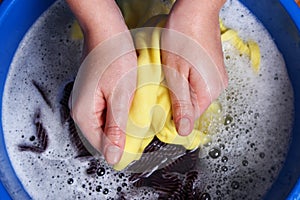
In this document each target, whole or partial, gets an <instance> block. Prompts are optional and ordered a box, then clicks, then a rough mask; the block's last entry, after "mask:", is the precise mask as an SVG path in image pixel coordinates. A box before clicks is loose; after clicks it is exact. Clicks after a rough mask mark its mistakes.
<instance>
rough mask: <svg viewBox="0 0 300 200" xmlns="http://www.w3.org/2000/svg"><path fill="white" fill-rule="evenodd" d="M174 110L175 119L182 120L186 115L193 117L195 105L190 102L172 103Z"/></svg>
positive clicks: (178, 101) (176, 101) (179, 101)
mask: <svg viewBox="0 0 300 200" xmlns="http://www.w3.org/2000/svg"><path fill="white" fill-rule="evenodd" d="M172 110H173V111H174V115H175V118H180V117H182V116H185V115H192V112H193V105H192V104H191V103H190V102H188V101H184V100H175V101H173V102H172Z"/></svg>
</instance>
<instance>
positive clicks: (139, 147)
mask: <svg viewBox="0 0 300 200" xmlns="http://www.w3.org/2000/svg"><path fill="white" fill-rule="evenodd" d="M174 2H175V0H164V1H162V0H120V1H118V0H117V3H118V4H119V6H120V9H121V11H122V13H123V16H124V19H125V21H126V24H127V25H128V27H129V28H138V27H142V26H145V25H146V26H152V27H163V26H164V23H165V20H166V17H167V15H166V14H168V13H169V11H170V9H171V7H172V5H173V3H174ZM162 14H164V15H162ZM220 29H221V33H222V41H223V42H225V41H229V42H231V43H232V44H233V45H234V46H235V47H236V48H237V49H238V50H239V51H240V52H241V53H245V54H247V55H248V56H249V58H250V60H251V63H252V67H253V70H254V71H255V72H258V71H259V65H260V52H259V47H258V45H257V44H256V43H255V42H248V43H246V44H245V43H244V42H243V41H242V40H241V39H240V38H239V37H238V34H237V33H236V32H235V31H233V30H232V29H228V28H227V27H225V26H224V25H223V23H222V22H221V21H220ZM80 37H81V38H82V33H81V32H80V29H79V26H78V24H77V23H74V24H73V27H72V38H73V39H79V38H80ZM133 39H134V42H135V44H137V43H138V45H137V46H143V45H144V46H147V47H149V46H153V47H157V48H153V49H149V48H145V49H139V50H137V54H138V75H137V76H138V77H137V90H136V93H135V96H134V98H133V102H132V106H131V108H130V112H129V119H128V122H127V129H126V143H125V148H124V153H123V155H122V158H121V160H120V162H119V163H118V164H116V165H114V168H115V169H116V170H122V169H124V168H126V166H128V164H130V163H131V162H132V161H134V160H138V159H139V158H140V157H141V155H142V153H143V151H144V149H145V148H146V146H147V145H148V144H149V143H150V142H151V140H152V139H153V138H154V136H155V135H156V136H157V137H158V138H159V139H160V140H161V141H162V142H165V143H171V144H179V145H183V146H184V147H185V148H186V149H194V148H197V147H199V146H201V145H203V144H205V143H207V142H209V141H210V137H209V135H210V134H212V133H213V132H214V131H215V129H214V127H211V124H212V123H211V122H212V121H213V120H214V119H215V120H217V121H218V120H219V121H220V117H221V105H220V103H219V102H217V101H215V102H213V103H212V104H211V105H210V106H209V108H208V109H207V110H206V111H205V113H204V114H203V115H202V116H201V117H200V118H199V119H198V120H196V122H195V125H194V129H193V131H192V133H191V134H190V135H189V136H185V137H183V136H180V135H178V134H177V131H176V128H175V125H174V121H173V120H172V110H171V103H170V97H169V91H168V89H167V88H166V87H165V86H164V85H165V84H164V74H163V71H162V69H161V60H160V51H159V44H160V29H152V32H151V33H150V35H149V32H147V33H145V32H143V30H141V31H138V32H136V33H135V34H134V35H133ZM148 43H152V44H151V45H150V44H148Z"/></svg>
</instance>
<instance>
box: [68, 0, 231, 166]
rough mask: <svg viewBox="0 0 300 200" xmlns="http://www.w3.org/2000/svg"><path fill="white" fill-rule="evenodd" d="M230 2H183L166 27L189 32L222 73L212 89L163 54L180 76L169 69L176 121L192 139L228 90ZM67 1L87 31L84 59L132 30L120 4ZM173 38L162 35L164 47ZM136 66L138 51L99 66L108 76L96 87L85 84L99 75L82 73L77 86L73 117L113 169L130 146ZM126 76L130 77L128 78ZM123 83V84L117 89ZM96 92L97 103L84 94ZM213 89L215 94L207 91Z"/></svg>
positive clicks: (177, 58) (99, 0)
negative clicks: (225, 16) (224, 10)
mask: <svg viewBox="0 0 300 200" xmlns="http://www.w3.org/2000/svg"><path fill="white" fill-rule="evenodd" d="M225 1H226V0H190V1H189V2H188V3H187V2H186V1H185V0H177V1H176V3H175V5H174V6H173V8H172V11H171V13H170V15H169V18H168V20H167V23H166V27H165V28H167V29H172V30H175V31H178V32H180V33H183V34H185V35H186V36H188V37H189V38H192V39H193V40H194V41H196V43H197V44H199V45H200V46H201V47H202V48H203V49H205V50H206V53H207V54H208V56H210V58H211V59H212V60H213V62H214V64H215V66H216V67H217V69H218V73H219V74H218V79H217V81H216V84H211V85H213V86H211V85H210V86H207V85H206V82H205V81H204V80H202V77H201V75H200V74H199V73H197V67H195V66H192V65H191V64H190V63H189V62H187V61H186V60H184V59H183V58H181V57H180V56H178V55H175V54H172V53H170V52H167V51H162V63H163V64H164V65H165V66H168V68H170V69H172V71H175V72H176V73H169V72H168V70H165V76H166V80H167V84H168V87H169V88H170V91H171V92H170V95H171V101H172V110H173V119H174V121H175V125H176V128H177V130H178V133H179V134H180V135H188V134H189V133H190V132H191V131H192V128H193V127H192V124H193V123H194V121H195V119H196V118H198V117H199V116H200V115H201V114H202V113H203V111H204V110H205V109H206V108H207V107H208V106H209V104H210V103H211V102H212V101H213V100H214V99H216V98H217V97H218V95H219V94H220V93H221V91H222V90H223V89H224V88H225V87H226V86H227V74H226V71H225V69H224V63H223V54H222V48H221V41H220V30H219V11H220V8H221V7H222V6H223V4H224V3H225ZM67 2H68V4H69V6H70V8H71V10H72V11H73V13H74V14H75V16H76V18H77V19H78V21H79V24H80V26H81V28H82V30H83V34H84V49H83V58H85V57H86V56H88V54H89V53H90V52H91V51H92V50H93V49H94V48H95V47H96V46H97V45H99V44H101V43H103V42H105V41H106V40H107V39H109V38H111V37H112V36H114V35H116V34H119V33H124V32H126V31H128V28H127V26H126V24H125V22H124V19H123V16H122V14H121V12H120V10H119V8H118V6H117V5H116V3H115V1H114V0H88V1H82V0H67ZM195 5H197V6H195ZM169 38H170V37H169V36H168V34H167V33H163V34H162V47H163V46H164V45H168V40H169ZM122 45H124V46H128V47H132V48H133V41H132V39H131V38H130V36H128V37H127V38H126V39H124V40H122ZM183 48H185V47H183ZM186 48H189V47H188V46H187V47H186ZM136 66H137V55H136V53H135V51H130V52H127V53H126V54H124V55H122V56H119V57H118V58H117V59H116V60H114V61H113V62H112V63H111V64H110V65H109V66H108V67H107V68H105V69H101V67H102V66H99V67H98V68H99V69H96V71H97V72H98V71H99V72H101V74H102V75H101V77H99V79H98V80H97V83H96V84H94V85H92V84H91V83H89V82H88V81H82V80H84V77H86V76H89V75H93V74H94V73H95V71H93V70H80V71H79V73H78V75H77V78H76V81H78V82H79V85H78V86H76V81H75V86H74V89H73V93H72V96H71V98H70V108H71V116H72V117H73V119H74V121H75V122H76V124H77V125H78V127H79V128H80V129H81V131H82V132H83V134H84V135H85V136H86V138H87V139H88V141H89V142H90V143H91V144H92V145H93V146H94V147H95V148H96V149H97V150H99V151H100V152H101V153H102V154H103V155H104V156H105V158H106V160H107V162H108V163H109V164H112V165H113V164H116V163H118V161H119V160H120V158H121V156H122V153H123V149H124V145H125V130H126V123H127V118H128V112H129V108H130V103H131V99H132V97H133V94H134V90H135V86H136ZM81 68H82V66H81ZM86 68H87V67H86ZM124 74H128V75H127V76H126V78H124V76H123V75H124ZM174 74H175V75H174ZM178 74H179V75H180V76H182V78H179V79H178V77H176V76H178ZM82 77H83V78H82ZM77 79H78V80H77ZM123 81H124V83H123ZM80 83H81V85H80ZM118 83H121V84H119V85H117V84H118ZM122 83H123V84H122ZM82 85H83V86H82ZM220 85H221V86H220ZM91 88H92V89H93V88H95V90H94V98H93V99H94V100H93V101H89V100H90V99H92V97H86V95H79V94H84V92H85V91H87V90H89V89H91ZM207 88H213V89H214V90H212V91H213V92H212V91H210V92H207ZM113 91H114V93H113ZM113 95H114V96H113ZM82 96H83V97H82ZM86 102H92V103H93V104H94V106H93V107H92V108H93V109H92V110H91V109H87V107H86V105H90V104H87V103H86ZM126 102H127V103H126Z"/></svg>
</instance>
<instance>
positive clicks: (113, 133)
mask: <svg viewBox="0 0 300 200" xmlns="http://www.w3.org/2000/svg"><path fill="white" fill-rule="evenodd" d="M105 129H106V131H105V132H106V137H107V138H108V139H109V140H110V141H111V142H112V143H115V144H116V143H118V142H119V141H120V140H121V138H122V135H123V131H122V129H121V128H120V127H119V126H115V125H114V126H107V127H106V128H105Z"/></svg>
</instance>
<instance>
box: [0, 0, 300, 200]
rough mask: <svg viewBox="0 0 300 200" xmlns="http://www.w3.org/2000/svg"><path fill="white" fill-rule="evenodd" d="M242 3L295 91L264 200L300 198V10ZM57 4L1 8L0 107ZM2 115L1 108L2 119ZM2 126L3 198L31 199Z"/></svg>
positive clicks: (266, 1) (46, 0)
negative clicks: (19, 61)
mask: <svg viewBox="0 0 300 200" xmlns="http://www.w3.org/2000/svg"><path fill="white" fill-rule="evenodd" d="M240 1H241V2H242V3H243V4H244V5H245V6H247V7H248V8H249V9H250V10H251V11H252V12H253V14H254V15H255V16H256V17H257V18H258V19H259V20H260V21H261V22H262V23H263V24H264V26H265V27H266V28H267V30H268V31H269V32H270V34H271V36H272V38H273V39H274V41H275V43H276V45H277V46H278V49H279V50H280V51H281V53H282V54H283V57H284V59H285V62H286V65H287V70H288V73H289V76H290V79H291V82H292V85H293V88H294V98H295V102H294V104H295V118H294V127H293V133H292V141H291V144H290V148H289V152H288V155H287V157H286V161H285V164H284V167H283V168H282V170H281V172H280V174H279V177H278V179H277V181H276V182H275V183H274V184H273V186H272V188H271V189H270V190H269V191H268V193H267V194H266V196H265V197H264V199H267V200H269V199H270V200H274V199H289V200H292V199H300V179H299V177H300V145H299V144H300V8H299V7H298V6H297V4H296V3H295V2H294V1H293V0H281V1H279V0H260V1H253V0H240ZM53 2H55V0H42V1H41V0H26V1H24V0H4V1H3V3H2V4H1V5H0V105H2V94H3V89H4V84H5V80H6V75H7V72H8V69H9V66H10V63H11V61H12V59H13V56H14V53H15V51H16V49H17V48H18V44H19V42H20V41H21V40H22V38H23V36H24V34H26V32H27V30H28V29H29V28H30V26H31V25H32V24H33V23H34V22H35V20H36V19H37V18H38V17H39V16H40V15H41V14H42V13H43V12H44V11H45V10H46V9H47V8H48V7H49V6H50V5H51V4H53ZM1 114H2V111H1V107H0V119H1V117H2V116H1ZM1 127H2V124H1V120H0V199H1V200H8V199H11V197H13V196H14V194H15V193H19V194H21V196H22V197H24V198H29V196H28V194H27V193H26V191H25V190H24V188H23V186H22V184H21V182H20V181H19V179H18V177H17V176H16V174H15V172H14V170H13V168H12V166H11V164H10V161H9V158H8V155H7V152H6V149H5V141H4V137H3V131H2V128H1ZM4 172H5V173H4ZM4 180H9V181H4ZM2 182H3V183H5V185H3V183H2ZM7 191H9V193H8V192H7Z"/></svg>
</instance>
